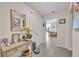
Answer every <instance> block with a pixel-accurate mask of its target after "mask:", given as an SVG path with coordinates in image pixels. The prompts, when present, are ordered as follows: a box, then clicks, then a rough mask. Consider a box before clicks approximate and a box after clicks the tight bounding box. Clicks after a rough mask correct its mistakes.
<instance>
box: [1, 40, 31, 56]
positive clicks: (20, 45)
mask: <svg viewBox="0 0 79 59" xmlns="http://www.w3.org/2000/svg"><path fill="white" fill-rule="evenodd" d="M29 43H31V41H20V42H17V43H14V44H12V45H10V46H8V47H2V48H0V56H1V57H18V56H22V52H23V51H24V50H26V49H28V45H29Z"/></svg>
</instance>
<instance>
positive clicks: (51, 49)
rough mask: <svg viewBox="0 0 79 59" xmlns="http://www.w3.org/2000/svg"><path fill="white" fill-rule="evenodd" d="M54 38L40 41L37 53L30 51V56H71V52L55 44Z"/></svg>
mask: <svg viewBox="0 0 79 59" xmlns="http://www.w3.org/2000/svg"><path fill="white" fill-rule="evenodd" d="M55 40H56V38H52V39H48V41H47V42H46V43H42V44H41V45H40V46H39V48H40V53H39V54H34V53H32V57H72V52H71V51H69V50H67V49H65V48H61V47H57V46H56V42H55Z"/></svg>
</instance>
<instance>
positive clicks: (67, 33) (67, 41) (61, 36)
mask: <svg viewBox="0 0 79 59" xmlns="http://www.w3.org/2000/svg"><path fill="white" fill-rule="evenodd" d="M54 18H57V19H58V22H57V40H56V44H57V46H60V47H64V48H67V49H69V50H72V19H71V15H70V14H69V13H68V12H67V11H62V12H60V13H55V14H50V15H48V16H46V17H45V19H47V20H49V19H54ZM61 18H65V19H66V23H65V24H59V19H61Z"/></svg>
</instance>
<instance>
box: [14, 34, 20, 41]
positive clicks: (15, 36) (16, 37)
mask: <svg viewBox="0 0 79 59" xmlns="http://www.w3.org/2000/svg"><path fill="white" fill-rule="evenodd" d="M19 41H20V33H14V34H12V42H19Z"/></svg>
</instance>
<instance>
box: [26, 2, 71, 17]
mask: <svg viewBox="0 0 79 59" xmlns="http://www.w3.org/2000/svg"><path fill="white" fill-rule="evenodd" d="M27 4H28V5H30V6H31V7H33V8H34V9H36V10H37V11H38V12H39V13H40V14H41V15H43V16H45V15H48V14H50V13H52V11H55V13H56V12H61V11H65V10H68V7H69V4H70V2H27Z"/></svg>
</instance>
